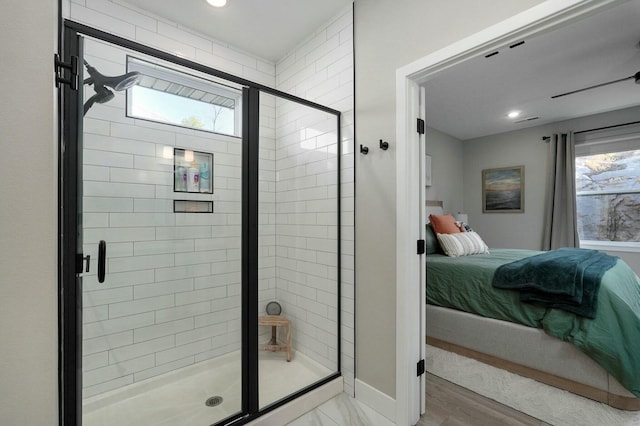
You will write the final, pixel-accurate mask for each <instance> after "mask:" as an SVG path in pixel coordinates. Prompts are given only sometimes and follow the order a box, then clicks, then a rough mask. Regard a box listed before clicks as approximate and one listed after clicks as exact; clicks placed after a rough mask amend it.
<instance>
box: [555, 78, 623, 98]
mask: <svg viewBox="0 0 640 426" xmlns="http://www.w3.org/2000/svg"><path fill="white" fill-rule="evenodd" d="M635 77H636V75H631V76H629V77H625V78H620V79H618V80H613V81H608V82H606V83H600V84H596V85H595V86H589V87H585V88H584V89H578V90H572V91H571V92H566V93H561V94H559V95H553V96H552V97H551V99H555V98H561V97H562V96H567V95H573V94H574V93H580V92H584V91H586V90H591V89H595V88H596V87H602V86H608V85H609V84H614V83H620V82H621V81H626V80H631V79H632V78H635Z"/></svg>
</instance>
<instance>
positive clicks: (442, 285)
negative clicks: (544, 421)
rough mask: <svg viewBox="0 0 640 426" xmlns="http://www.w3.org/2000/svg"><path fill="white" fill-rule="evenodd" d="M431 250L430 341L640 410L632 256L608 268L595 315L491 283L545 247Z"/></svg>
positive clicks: (639, 324)
mask: <svg viewBox="0 0 640 426" xmlns="http://www.w3.org/2000/svg"><path fill="white" fill-rule="evenodd" d="M430 204H431V205H428V207H427V211H428V212H430V213H435V214H438V213H439V212H441V204H440V206H438V204H437V203H435V202H430ZM428 232H431V231H429V230H428ZM427 237H429V235H427ZM430 244H433V239H431V243H430V242H429V238H427V247H428V248H429V245H430ZM427 252H428V253H430V254H428V255H427V327H426V329H427V343H428V344H430V345H433V346H436V347H440V348H442V349H445V350H448V351H452V352H456V353H458V354H460V355H463V356H468V357H471V358H475V359H477V360H479V361H482V362H485V363H488V364H491V365H493V366H496V367H499V368H503V369H505V370H509V371H512V372H514V373H517V374H520V375H523V376H526V377H530V378H532V379H535V380H538V381H541V382H544V383H547V384H550V385H553V386H556V387H559V388H562V389H565V390H568V391H570V392H573V393H576V394H578V395H582V396H585V397H588V398H591V399H594V400H597V401H600V402H603V403H606V404H608V405H610V406H612V407H615V408H619V409H625V410H634V411H637V410H640V398H639V397H640V279H638V277H637V276H636V275H635V273H633V271H632V270H631V268H629V266H628V265H627V264H626V263H624V262H623V261H621V260H617V261H616V262H615V263H614V265H613V266H612V267H611V268H610V269H608V270H607V271H606V272H604V274H603V275H602V284H601V285H600V288H599V290H598V298H597V314H596V315H595V317H594V318H593V319H590V318H585V317H582V316H579V315H575V314H573V313H569V312H565V311H563V310H559V309H552V308H545V307H541V306H537V305H532V304H529V303H523V302H521V301H520V299H519V293H518V292H517V291H514V290H504V289H498V288H494V287H493V286H492V285H491V279H492V277H493V274H494V271H495V270H496V268H498V267H499V266H500V265H504V264H509V263H511V262H516V261H518V259H523V258H526V257H529V256H535V255H537V254H540V253H541V252H535V251H529V250H500V249H491V250H490V252H489V253H481V254H473V255H471V256H461V257H449V256H445V255H444V254H441V253H437V252H435V253H434V252H433V249H431V250H429V249H428V250H427ZM621 383H623V384H624V385H623V384H621Z"/></svg>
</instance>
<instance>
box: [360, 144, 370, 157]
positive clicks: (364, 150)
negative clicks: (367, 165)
mask: <svg viewBox="0 0 640 426" xmlns="http://www.w3.org/2000/svg"><path fill="white" fill-rule="evenodd" d="M368 153H369V148H368V147H366V146H362V144H360V154H364V155H367V154H368Z"/></svg>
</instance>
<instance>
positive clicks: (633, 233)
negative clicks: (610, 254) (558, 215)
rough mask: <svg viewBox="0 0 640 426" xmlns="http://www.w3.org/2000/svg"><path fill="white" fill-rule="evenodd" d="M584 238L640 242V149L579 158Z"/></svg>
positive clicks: (580, 223)
mask: <svg viewBox="0 0 640 426" xmlns="http://www.w3.org/2000/svg"><path fill="white" fill-rule="evenodd" d="M576 195H577V212H578V220H577V222H578V234H579V236H580V240H586V241H612V242H640V150H629V151H617V152H608V153H603V154H594V155H584V156H578V157H576Z"/></svg>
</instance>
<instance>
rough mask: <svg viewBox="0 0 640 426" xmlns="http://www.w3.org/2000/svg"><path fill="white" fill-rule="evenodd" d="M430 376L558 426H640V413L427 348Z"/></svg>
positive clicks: (430, 347)
mask: <svg viewBox="0 0 640 426" xmlns="http://www.w3.org/2000/svg"><path fill="white" fill-rule="evenodd" d="M425 361H426V369H427V371H428V372H429V373H431V374H434V375H436V376H438V377H441V378H443V379H445V380H448V381H450V382H453V383H455V384H457V385H460V386H462V387H464V388H467V389H469V390H472V391H474V392H476V393H478V394H480V395H483V396H486V397H487V398H490V399H493V400H495V401H498V402H500V403H501V404H504V405H507V406H509V407H511V408H514V409H516V410H518V411H522V412H523V413H526V414H528V415H530V416H532V417H535V418H537V419H540V420H542V421H544V422H547V423H549V424H552V425H558V426H603V425H607V426H640V412H630V411H623V410H617V409H615V408H611V407H609V406H608V405H606V404H602V403H599V402H596V401H593V400H590V399H587V398H583V397H581V396H578V395H574V394H572V393H570V392H567V391H563V390H561V389H558V388H554V387H553V386H548V385H545V384H543V383H540V382H536V381H535V380H532V379H528V378H525V377H522V376H519V375H517V374H513V373H510V372H508V371H505V370H501V369H498V368H495V367H492V366H490V365H487V364H484V363H481V362H479V361H476V360H474V359H470V358H466V357H463V356H460V355H458V354H455V353H452V352H447V351H444V350H442V349H439V348H436V347H433V346H430V345H427V359H426V360H425Z"/></svg>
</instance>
